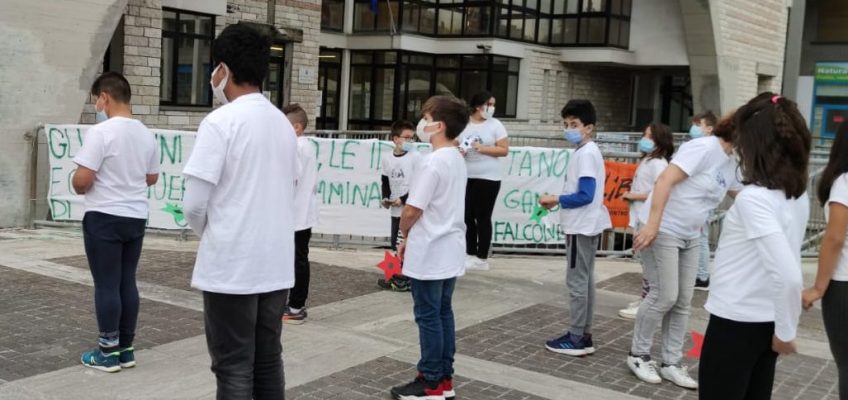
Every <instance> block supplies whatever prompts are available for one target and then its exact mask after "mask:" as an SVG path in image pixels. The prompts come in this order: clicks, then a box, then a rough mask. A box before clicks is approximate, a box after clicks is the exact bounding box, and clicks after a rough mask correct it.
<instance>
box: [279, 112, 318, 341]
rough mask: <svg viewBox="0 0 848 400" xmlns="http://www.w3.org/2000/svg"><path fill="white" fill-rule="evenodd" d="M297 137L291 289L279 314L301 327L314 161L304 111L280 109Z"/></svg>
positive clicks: (314, 220)
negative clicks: (306, 134)
mask: <svg viewBox="0 0 848 400" xmlns="http://www.w3.org/2000/svg"><path fill="white" fill-rule="evenodd" d="M283 114H286V117H287V118H288V120H289V122H291V124H292V128H294V133H295V135H297V167H298V168H297V178H296V179H295V187H294V210H295V214H294V217H295V219H294V287H292V288H291V290H290V291H289V299H288V304H287V305H286V308H285V309H284V310H283V322H285V323H289V324H296V325H297V324H302V323H304V322H305V321H306V317H307V313H306V300H307V297H308V296H309V279H310V266H309V240H310V239H311V238H312V227H313V226H315V225H316V224H318V196H317V193H318V190H317V188H318V160H317V159H316V155H315V150H316V149H315V145H314V144H312V141H310V140H309V138H307V137H306V136H304V135H303V132H304V130H306V126H307V124H309V117H308V116H307V115H306V111H304V109H303V108H302V107H301V106H300V105H298V104H289V105H288V106H286V107H283Z"/></svg>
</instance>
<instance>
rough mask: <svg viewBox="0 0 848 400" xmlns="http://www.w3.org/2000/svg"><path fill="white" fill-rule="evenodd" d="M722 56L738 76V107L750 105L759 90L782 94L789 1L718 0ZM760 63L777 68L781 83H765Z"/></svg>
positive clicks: (768, 81)
mask: <svg viewBox="0 0 848 400" xmlns="http://www.w3.org/2000/svg"><path fill="white" fill-rule="evenodd" d="M717 4H718V7H716V8H714V9H713V10H718V15H714V16H713V18H718V27H719V32H716V40H717V41H719V43H717V46H718V48H719V51H720V56H723V60H724V61H719V62H724V63H728V64H729V65H724V67H726V68H729V69H730V70H732V71H735V72H737V82H736V96H735V99H733V100H734V102H735V103H736V104H734V106H738V105H741V104H744V103H746V102H747V101H748V100H750V99H751V98H752V97H754V96H755V95H757V94H758V93H757V92H758V83H759V84H760V87H759V89H768V90H771V91H774V92H780V89H781V77H782V76H783V57H784V51H785V47H786V29H787V24H788V18H789V13H788V10H787V8H786V1H785V0H758V1H750V0H718V3H717ZM758 63H765V64H768V65H771V66H775V67H777V71H776V72H777V73H776V74H775V75H774V76H775V77H776V78H777V79H767V78H766V77H763V78H765V79H761V78H760V77H758V75H757V65H758Z"/></svg>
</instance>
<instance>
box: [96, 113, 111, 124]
mask: <svg viewBox="0 0 848 400" xmlns="http://www.w3.org/2000/svg"><path fill="white" fill-rule="evenodd" d="M107 119H109V116H108V115H106V112H105V111H95V112H94V122H96V123H98V124H99V123H101V122H103V121H105V120H107Z"/></svg>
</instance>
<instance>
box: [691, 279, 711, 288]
mask: <svg viewBox="0 0 848 400" xmlns="http://www.w3.org/2000/svg"><path fill="white" fill-rule="evenodd" d="M695 290H704V291H707V290H710V278H707V280H705V281H702V280H700V279H697V278H695Z"/></svg>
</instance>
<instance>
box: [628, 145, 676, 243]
mask: <svg viewBox="0 0 848 400" xmlns="http://www.w3.org/2000/svg"><path fill="white" fill-rule="evenodd" d="M666 167H668V160H666V159H665V158H662V157H659V158H652V157H645V158H643V159H642V161H640V162H639V166H638V167H637V168H636V174H635V175H634V176H633V184H632V185H630V191H631V192H632V193H639V194H650V193H651V191H653V190H654V184H655V183H656V182H657V178H659V176H660V174H661V173H662V172H663V171H664V170H665V168H666ZM644 206H645V202H644V201H633V202H630V223H629V225H630V227H631V228H636V227H637V226H638V225H639V224H644V223H645V222H647V221H640V220H639V214H640V213H641V211H642V208H643V207H644Z"/></svg>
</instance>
